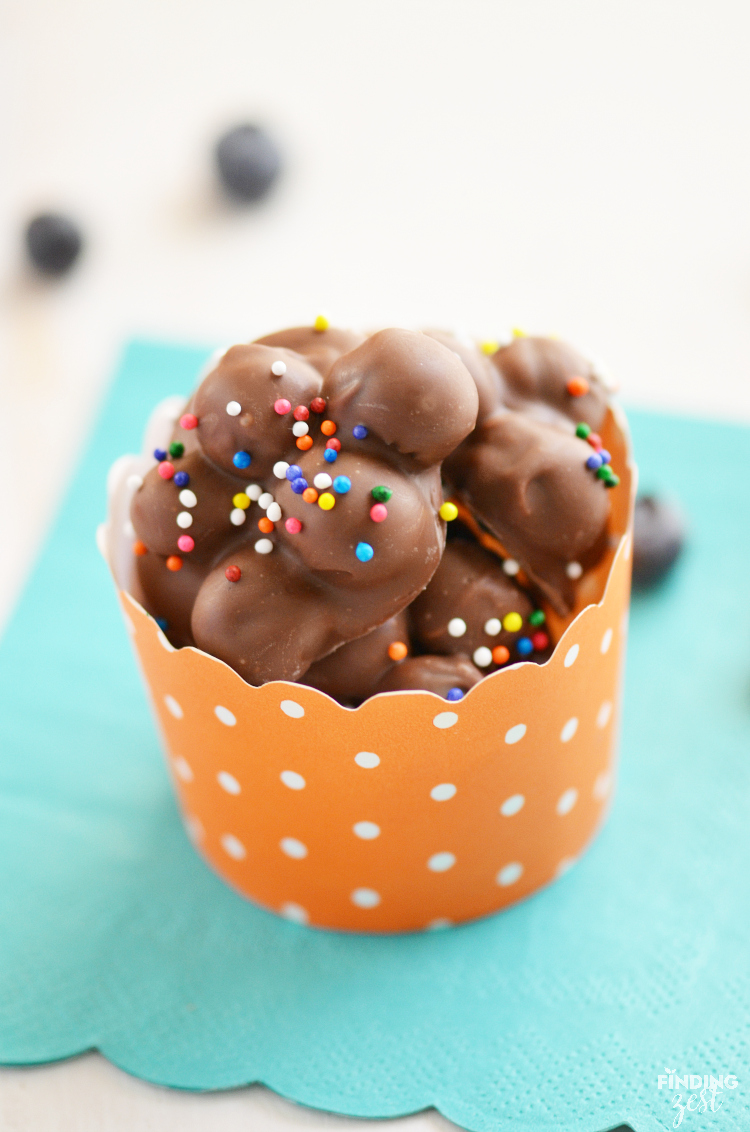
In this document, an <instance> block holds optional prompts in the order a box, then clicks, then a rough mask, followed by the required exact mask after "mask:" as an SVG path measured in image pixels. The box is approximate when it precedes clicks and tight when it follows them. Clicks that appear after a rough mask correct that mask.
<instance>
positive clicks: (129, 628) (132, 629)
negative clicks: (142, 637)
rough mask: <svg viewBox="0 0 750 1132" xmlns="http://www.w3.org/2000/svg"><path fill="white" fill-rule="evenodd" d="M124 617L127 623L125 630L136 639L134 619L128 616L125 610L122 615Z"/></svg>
mask: <svg viewBox="0 0 750 1132" xmlns="http://www.w3.org/2000/svg"><path fill="white" fill-rule="evenodd" d="M122 617H123V620H124V622H125V628H126V629H127V631H128V632H129V633H130V635H131V637H134V636H135V625H134V624H133V619H132V617H130V616H128V614H127V613H126V612H125V611H124V610H123V613H122Z"/></svg>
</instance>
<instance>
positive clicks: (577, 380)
mask: <svg viewBox="0 0 750 1132" xmlns="http://www.w3.org/2000/svg"><path fill="white" fill-rule="evenodd" d="M565 388H566V389H567V390H568V393H569V394H570V396H571V397H583V395H584V393H588V391H589V388H590V387H589V383H588V381H587V380H586V378H585V377H571V378H570V380H569V381H568V384H567V385H566V387H565Z"/></svg>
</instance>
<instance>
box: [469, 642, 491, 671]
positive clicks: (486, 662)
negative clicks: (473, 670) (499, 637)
mask: <svg viewBox="0 0 750 1132" xmlns="http://www.w3.org/2000/svg"><path fill="white" fill-rule="evenodd" d="M472 659H473V661H474V663H475V664H476V666H477V668H488V667H489V666H490V665H491V664H492V651H491V650H490V649H488V648H487V646H486V645H480V647H479V648H478V649H475V650H474V656H473V658H472Z"/></svg>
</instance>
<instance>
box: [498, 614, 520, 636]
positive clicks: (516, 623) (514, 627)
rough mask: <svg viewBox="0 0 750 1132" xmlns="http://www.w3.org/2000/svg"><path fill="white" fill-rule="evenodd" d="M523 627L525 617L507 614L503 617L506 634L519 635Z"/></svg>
mask: <svg viewBox="0 0 750 1132" xmlns="http://www.w3.org/2000/svg"><path fill="white" fill-rule="evenodd" d="M522 625H523V617H522V616H521V614H520V613H506V614H505V617H503V629H505V631H506V633H517V632H518V630H519V629H520V628H521V626H522Z"/></svg>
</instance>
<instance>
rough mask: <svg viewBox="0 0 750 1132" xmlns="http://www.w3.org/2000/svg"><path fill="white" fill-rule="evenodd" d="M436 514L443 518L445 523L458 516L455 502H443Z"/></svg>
mask: <svg viewBox="0 0 750 1132" xmlns="http://www.w3.org/2000/svg"><path fill="white" fill-rule="evenodd" d="M438 514H439V515H440V518H441V519H445V521H446V523H452V522H453V520H454V519H455V518H456V517H457V516H458V507H456V504H455V503H444V504H443V506H442V507H441V508H440V510H439V512H438Z"/></svg>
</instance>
